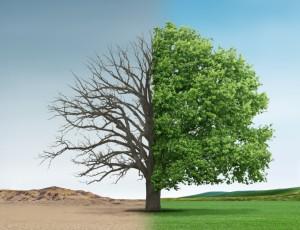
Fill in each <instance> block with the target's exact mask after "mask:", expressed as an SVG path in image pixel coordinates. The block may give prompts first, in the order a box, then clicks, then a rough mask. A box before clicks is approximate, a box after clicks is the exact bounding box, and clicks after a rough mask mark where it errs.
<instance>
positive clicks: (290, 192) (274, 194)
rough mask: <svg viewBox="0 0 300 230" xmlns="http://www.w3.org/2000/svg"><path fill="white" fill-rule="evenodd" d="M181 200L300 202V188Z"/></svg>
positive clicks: (212, 195)
mask: <svg viewBox="0 0 300 230" xmlns="http://www.w3.org/2000/svg"><path fill="white" fill-rule="evenodd" d="M179 199H180V200H232V201H234V200H295V201H300V188H299V187H297V188H286V189H272V190H257V191H235V192H207V193H202V194H196V195H192V196H187V197H182V198H179Z"/></svg>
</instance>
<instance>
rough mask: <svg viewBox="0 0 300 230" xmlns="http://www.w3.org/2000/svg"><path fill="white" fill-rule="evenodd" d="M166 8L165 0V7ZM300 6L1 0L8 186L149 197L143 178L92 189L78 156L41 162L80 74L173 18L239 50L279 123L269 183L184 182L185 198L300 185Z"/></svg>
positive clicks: (0, 147) (3, 153)
mask: <svg viewBox="0 0 300 230" xmlns="http://www.w3.org/2000/svg"><path fill="white" fill-rule="evenodd" d="M162 2H163V3H162ZM299 11H300V4H299V3H298V2H297V1H293V0H290V1H271V0H270V1H263V3H261V1H256V0H254V1H250V0H249V1H237V0H228V1H216V0H213V1H196V0H195V1H191V0H190V1H176V0H173V1H146V0H145V1H138V0H135V1H134V0H129V1H128V0H127V1H108V0H107V1H104V0H103V1H8V0H7V1H3V0H2V1H0V103H1V107H0V129H1V133H0V188H11V189H29V188H41V187H46V186H52V185H56V186H62V187H68V188H73V189H86V190H90V191H93V192H95V193H98V194H100V195H104V196H111V197H123V198H125V197H129V198H142V197H144V182H143V181H137V177H136V174H135V173H130V174H129V175H128V177H126V178H125V179H123V180H121V181H120V182H119V183H118V184H112V181H113V180H107V181H104V182H103V183H100V184H93V185H89V186H87V185H85V184H84V183H82V182H80V181H81V179H79V178H76V177H74V175H75V174H76V172H78V168H76V167H75V166H74V165H72V163H71V162H69V156H66V157H65V158H61V159H60V160H57V161H54V164H53V165H52V167H51V168H50V169H48V168H47V166H46V165H42V166H39V160H38V159H37V156H38V154H39V153H41V152H42V151H43V150H45V149H46V148H47V146H49V145H50V144H51V143H52V141H53V140H54V137H55V135H56V131H57V129H58V127H59V122H58V121H57V120H48V118H49V117H50V116H51V115H50V113H49V112H48V110H47V105H49V103H50V102H51V101H52V100H53V99H54V97H55V96H57V94H58V92H64V93H66V94H68V92H69V91H70V90H69V88H68V84H72V82H73V76H72V73H71V71H73V72H75V73H76V74H78V75H79V76H81V77H87V76H88V71H87V69H86V67H85V64H86V62H87V59H88V58H89V57H94V56H95V54H96V53H98V54H102V53H105V52H106V48H107V46H110V45H114V44H118V45H121V46H126V44H128V42H129V41H133V40H134V39H135V37H136V36H137V35H141V34H143V33H145V34H146V33H148V32H149V31H150V30H151V28H153V27H155V26H159V25H163V24H164V23H165V22H166V21H172V22H175V23H176V24H177V25H187V26H191V27H193V28H195V29H197V30H198V31H199V32H200V33H201V34H202V35H204V36H206V37H209V38H213V39H214V43H215V44H216V45H221V46H223V47H235V48H236V49H237V50H238V51H239V52H240V53H242V54H243V55H244V57H245V58H246V59H247V60H248V62H249V63H250V64H252V65H253V66H254V68H255V69H256V71H257V73H258V75H259V76H260V77H261V78H260V79H261V82H262V83H263V87H262V90H265V91H267V93H268V95H269V97H270V107H269V110H268V112H267V113H265V114H264V115H262V116H261V117H259V118H257V119H256V121H257V123H273V125H274V128H275V129H276V133H275V136H276V138H275V139H274V140H273V141H272V142H271V143H270V146H271V151H272V153H273V159H274V161H273V162H272V164H271V168H270V170H268V173H269V176H268V182H267V183H260V184H254V185H249V186H245V185H239V184H234V185H231V186H228V185H219V186H200V187H196V186H182V188H181V190H179V191H177V192H175V191H169V192H167V191H164V192H163V195H164V196H181V195H187V194H192V193H198V192H203V191H208V190H210V189H214V190H234V189H262V188H277V187H289V186H299V185H300V156H299V143H300V138H299V133H298V130H300V122H299V117H300V106H299V103H300V102H299V101H300V91H299V86H300V71H299V66H300V43H299V40H300V28H299V27H300V16H299Z"/></svg>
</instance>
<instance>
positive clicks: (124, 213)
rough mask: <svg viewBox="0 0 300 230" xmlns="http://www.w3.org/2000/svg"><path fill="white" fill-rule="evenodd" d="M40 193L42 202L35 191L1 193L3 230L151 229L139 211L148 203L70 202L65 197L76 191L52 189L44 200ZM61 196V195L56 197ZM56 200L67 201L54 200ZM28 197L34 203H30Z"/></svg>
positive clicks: (103, 200) (0, 209) (91, 200)
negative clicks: (57, 198) (55, 198)
mask: <svg viewBox="0 0 300 230" xmlns="http://www.w3.org/2000/svg"><path fill="white" fill-rule="evenodd" d="M49 190H50V195H49ZM37 191H40V190H34V194H36V193H37V194H39V197H38V199H36V195H35V196H33V195H32V194H33V193H32V192H31V191H29V193H28V191H21V192H20V191H17V193H15V191H14V193H13V195H12V191H4V192H3V190H2V191H1V190H0V198H1V193H2V197H6V199H2V200H1V199H0V230H102V229H103V230H105V229H108V230H116V229H120V230H127V229H128V230H135V229H136V230H143V229H147V228H148V227H147V222H148V220H147V217H146V214H145V213H143V212H138V211H136V210H137V209H142V208H143V206H144V201H139V200H134V201H129V200H113V199H109V198H102V197H96V198H95V197H94V198H95V199H90V198H86V199H84V198H82V197H80V198H78V197H77V198H76V195H74V194H72V198H69V197H68V196H62V195H61V194H62V193H63V192H68V193H70V191H72V192H73V190H64V189H61V188H55V189H53V188H50V189H49V188H48V189H46V192H45V190H43V191H42V194H43V196H42V197H41V196H40V193H39V192H37ZM24 192H25V193H26V194H25V195H24ZM76 192H79V193H81V194H82V191H75V193H76ZM8 193H9V195H7V194H8ZM57 193H58V194H59V195H55V194H57ZM28 194H29V195H28ZM45 194H46V196H45ZM47 194H48V195H47ZM51 194H52V195H51ZM88 195H89V197H90V196H91V194H88ZM53 196H55V197H57V196H60V197H64V198H63V199H62V200H52V198H53ZM28 197H30V199H27V198H28Z"/></svg>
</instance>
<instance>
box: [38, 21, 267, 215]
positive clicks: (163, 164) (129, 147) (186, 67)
mask: <svg viewBox="0 0 300 230" xmlns="http://www.w3.org/2000/svg"><path fill="white" fill-rule="evenodd" d="M88 67H89V70H90V72H91V78H90V79H87V80H81V79H79V78H78V77H76V83H75V85H74V86H73V87H72V89H73V90H74V92H75V95H74V96H73V97H67V96H64V95H60V96H59V97H58V98H57V100H56V101H55V102H54V104H53V105H51V106H50V110H51V111H53V112H54V113H55V116H58V117H61V118H63V119H64V122H65V123H64V125H63V127H62V129H61V130H60V135H59V137H58V138H57V141H56V143H55V145H54V146H53V148H52V149H51V151H45V152H44V154H43V155H42V157H43V158H44V159H45V160H47V159H48V160H50V162H51V161H52V160H53V159H54V158H56V157H58V156H60V155H63V154H64V153H65V152H68V151H72V152H76V154H75V157H74V158H73V162H74V163H75V164H79V165H83V166H84V167H85V170H84V171H82V172H81V173H80V174H79V176H84V177H90V178H91V180H90V181H89V183H93V182H99V181H101V180H103V179H104V178H106V177H107V176H110V175H114V176H116V177H117V178H116V182H117V181H118V180H119V179H120V178H122V177H123V176H124V175H126V173H127V172H128V170H131V169H135V170H137V171H138V172H139V175H141V176H142V177H143V178H145V181H146V210H148V211H158V210H160V192H161V190H162V189H171V188H175V189H177V188H178V185H179V184H180V183H187V184H192V183H194V184H198V185H199V184H206V183H211V184H214V183H221V182H227V183H232V182H234V181H238V182H245V183H252V182H256V181H262V180H264V179H265V175H264V170H265V169H266V168H267V167H268V163H269V162H270V153H269V151H268V145H267V140H268V139H270V138H271V136H272V130H271V129H270V127H269V126H263V127H258V128H256V127H255V126H254V125H253V123H252V119H253V117H254V116H255V115H257V114H259V113H260V112H262V111H264V110H265V109H266V106H267V97H266V95H265V94H264V93H259V92H258V87H259V85H260V84H259V82H258V79H257V77H256V75H255V72H254V71H253V70H252V69H251V67H250V66H249V65H247V64H246V62H245V61H244V60H243V59H242V58H241V57H240V56H238V55H237V54H236V53H235V51H234V50H232V49H230V50H224V49H218V50H214V49H213V46H212V44H211V42H210V41H209V40H207V39H204V38H202V37H201V36H200V35H198V34H197V33H196V32H195V31H193V30H191V29H188V28H176V27H175V26H174V25H173V24H171V23H167V24H166V26H165V27H163V28H156V29H155V30H154V35H153V38H152V39H151V43H150V44H148V43H147V42H146V41H145V40H144V39H143V38H139V39H138V40H137V42H136V43H133V44H131V46H130V47H129V49H122V48H120V47H118V48H117V49H116V50H112V49H110V50H109V53H108V55H106V56H104V57H99V56H97V58H96V59H94V60H92V61H91V62H90V64H89V66H88Z"/></svg>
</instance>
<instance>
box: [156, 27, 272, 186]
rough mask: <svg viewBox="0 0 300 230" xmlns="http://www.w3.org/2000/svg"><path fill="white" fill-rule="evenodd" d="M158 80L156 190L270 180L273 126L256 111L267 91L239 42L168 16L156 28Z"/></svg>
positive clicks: (265, 100) (263, 104) (260, 109)
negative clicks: (216, 41) (222, 42)
mask: <svg viewBox="0 0 300 230" xmlns="http://www.w3.org/2000/svg"><path fill="white" fill-rule="evenodd" d="M153 83H154V98H153V105H154V130H155V131H154V132H155V142H154V146H153V150H154V154H155V157H154V159H155V170H154V174H153V176H152V180H153V182H154V184H155V187H156V189H157V190H160V189H171V188H175V189H177V188H178V184H180V183H183V184H196V185H201V184H218V183H224V182H226V183H228V184H230V183H233V182H239V183H247V184H248V183H253V182H259V181H263V180H265V169H266V168H268V164H269V162H270V160H271V154H270V152H269V151H268V144H267V141H268V140H269V139H270V138H271V137H272V129H271V127H270V126H269V125H266V126H261V127H255V125H254V124H253V118H254V117H255V116H256V115H258V114H260V113H262V112H263V111H264V110H265V109H266V108H267V103H268V98H267V96H266V94H265V93H260V92H259V91H258V88H259V86H260V83H259V81H258V77H257V76H256V74H255V72H254V71H253V69H252V68H251V66H250V65H248V64H247V63H246V62H245V60H244V59H243V58H242V57H241V56H240V55H238V54H237V53H236V51H235V50H234V49H229V50H225V49H222V48H218V49H214V47H213V45H212V43H211V41H210V40H208V39H205V38H202V37H201V36H200V35H199V34H197V33H196V32H195V31H194V30H191V29H189V28H184V27H182V28H176V26H175V25H173V24H171V23H167V24H166V26H165V27H164V28H157V29H155V36H154V40H153Z"/></svg>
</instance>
